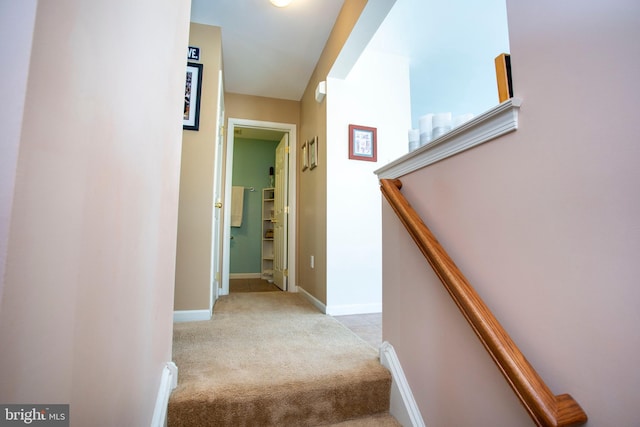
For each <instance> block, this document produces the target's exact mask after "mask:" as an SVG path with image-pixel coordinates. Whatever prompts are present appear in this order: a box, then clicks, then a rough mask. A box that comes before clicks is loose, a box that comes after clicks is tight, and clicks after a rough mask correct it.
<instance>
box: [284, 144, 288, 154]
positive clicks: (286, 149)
mask: <svg viewBox="0 0 640 427" xmlns="http://www.w3.org/2000/svg"><path fill="white" fill-rule="evenodd" d="M284 152H285V153H287V154H289V146H288V145H287V146H286V147H284Z"/></svg>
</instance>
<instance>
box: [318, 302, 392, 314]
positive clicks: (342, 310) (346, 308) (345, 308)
mask: <svg viewBox="0 0 640 427" xmlns="http://www.w3.org/2000/svg"><path fill="white" fill-rule="evenodd" d="M326 313H327V314H328V315H330V316H346V315H349V314H368V313H382V303H379V304H378V303H374V304H345V305H329V306H327V311H326Z"/></svg>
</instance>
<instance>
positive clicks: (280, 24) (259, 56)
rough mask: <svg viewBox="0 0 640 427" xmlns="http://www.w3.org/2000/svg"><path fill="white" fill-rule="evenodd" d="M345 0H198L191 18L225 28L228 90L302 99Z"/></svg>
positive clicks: (225, 80) (225, 78)
mask: <svg viewBox="0 0 640 427" xmlns="http://www.w3.org/2000/svg"><path fill="white" fill-rule="evenodd" d="M342 4H343V0H294V1H293V3H292V4H291V5H290V6H288V7H286V8H277V7H274V6H272V5H271V3H269V0H192V3H191V21H192V22H196V23H199V24H208V25H215V26H219V27H221V28H222V55H223V62H224V82H225V91H227V92H232V93H241V94H246V95H256V96H265V97H269V98H280V99H289V100H294V101H299V100H300V99H301V98H302V94H303V92H304V90H305V88H306V85H307V83H308V81H309V78H310V77H311V74H312V73H313V69H314V68H315V65H316V63H317V61H318V58H319V57H320V54H321V53H322V49H323V48H324V45H325V43H326V41H327V39H328V37H329V33H330V32H331V29H332V28H333V24H334V22H335V20H336V17H337V16H338V13H339V12H340V8H341V7H342Z"/></svg>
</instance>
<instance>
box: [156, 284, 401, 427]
mask: <svg viewBox="0 0 640 427" xmlns="http://www.w3.org/2000/svg"><path fill="white" fill-rule="evenodd" d="M173 349H174V350H173V351H174V355H173V359H174V361H175V363H176V364H177V365H178V369H179V375H178V378H179V381H178V387H177V388H176V390H175V391H174V392H173V394H172V395H171V398H170V401H169V413H168V426H169V427H178V426H198V427H200V426H233V427H239V426H278V427H280V426H320V425H323V426H327V425H328V426H340V427H361V426H362V427H364V426H367V427H368V426H385V427H386V426H389V427H391V426H399V425H400V424H398V423H397V421H396V420H395V419H393V417H391V416H390V415H389V414H388V410H389V395H390V387H391V376H390V374H389V372H388V371H387V370H386V369H385V368H384V367H383V366H382V365H380V363H379V361H378V354H377V351H376V350H375V349H374V348H372V347H371V346H370V345H369V344H367V343H366V342H364V341H363V340H361V339H360V338H358V337H357V336H356V335H354V334H353V332H351V331H350V330H348V329H347V328H345V327H344V326H342V325H341V324H340V323H338V322H337V321H336V320H335V319H333V318H331V317H330V316H326V315H324V314H322V313H320V312H319V311H318V310H316V309H315V308H314V307H313V306H312V305H311V304H309V303H308V302H307V301H306V300H304V299H303V298H302V297H301V296H299V295H297V294H291V293H286V292H255V293H252V292H249V293H238V294H230V295H227V296H224V297H221V298H220V299H219V300H218V301H217V302H216V305H215V307H214V315H213V319H212V320H210V321H206V322H192V323H179V324H176V325H175V326H174V343H173Z"/></svg>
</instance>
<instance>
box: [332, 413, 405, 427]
mask: <svg viewBox="0 0 640 427" xmlns="http://www.w3.org/2000/svg"><path fill="white" fill-rule="evenodd" d="M322 427H402V424H400V423H399V422H398V420H396V419H395V418H393V416H391V414H389V413H384V414H376V415H371V416H368V417H362V418H356V419H353V420H347V421H343V422H340V423H337V424H325V425H323V426H322Z"/></svg>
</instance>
